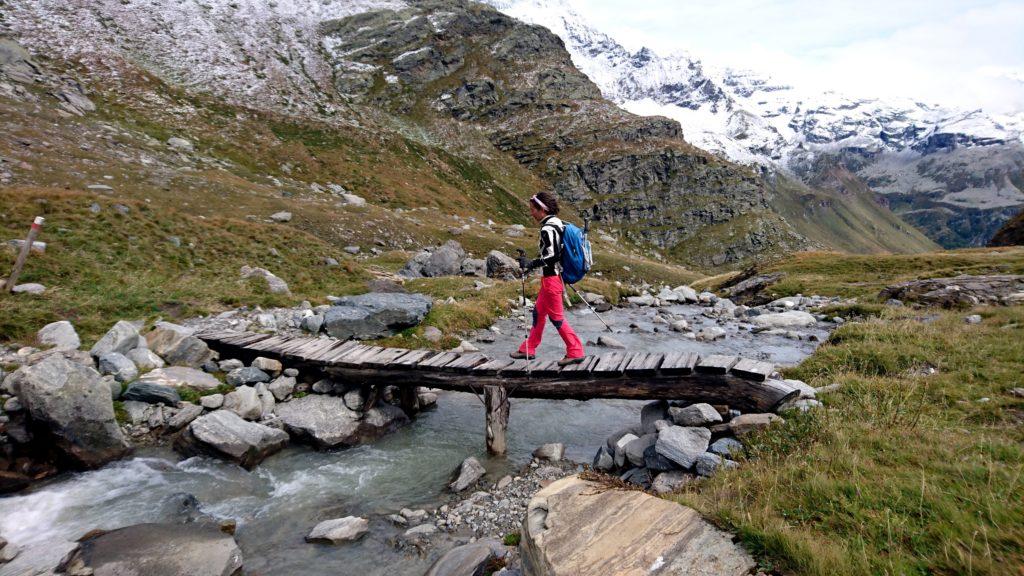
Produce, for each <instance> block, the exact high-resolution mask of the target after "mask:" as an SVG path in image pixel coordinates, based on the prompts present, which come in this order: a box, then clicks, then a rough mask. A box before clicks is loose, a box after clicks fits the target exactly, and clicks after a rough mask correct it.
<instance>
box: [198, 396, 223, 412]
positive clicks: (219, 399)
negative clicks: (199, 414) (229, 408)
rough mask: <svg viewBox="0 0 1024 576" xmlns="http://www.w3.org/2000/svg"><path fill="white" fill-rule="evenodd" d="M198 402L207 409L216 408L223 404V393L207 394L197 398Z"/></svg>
mask: <svg viewBox="0 0 1024 576" xmlns="http://www.w3.org/2000/svg"><path fill="white" fill-rule="evenodd" d="M199 404H200V406H202V407H203V408H206V409H207V410H216V409H217V408H220V407H221V406H223V405H224V395H223V394H209V395H207V396H203V397H202V398H200V399H199Z"/></svg>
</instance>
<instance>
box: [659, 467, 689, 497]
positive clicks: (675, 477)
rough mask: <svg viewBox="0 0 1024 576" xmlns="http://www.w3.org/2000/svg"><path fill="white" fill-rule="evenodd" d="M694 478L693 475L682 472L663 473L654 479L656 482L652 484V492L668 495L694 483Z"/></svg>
mask: <svg viewBox="0 0 1024 576" xmlns="http://www.w3.org/2000/svg"><path fill="white" fill-rule="evenodd" d="M694 478H695V477H694V475H693V474H690V473H689V472H683V471H681V470H672V471H669V472H662V473H660V474H658V475H657V476H655V477H654V481H653V482H651V490H653V491H654V493H655V494H668V493H670V492H675V491H676V490H678V489H680V488H682V487H683V486H686V485H687V484H689V483H690V482H693V480H694Z"/></svg>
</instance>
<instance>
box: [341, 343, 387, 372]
mask: <svg viewBox="0 0 1024 576" xmlns="http://www.w3.org/2000/svg"><path fill="white" fill-rule="evenodd" d="M382 350H384V349H383V348H381V347H380V346H366V349H365V350H361V351H359V353H358V354H353V355H350V356H345V357H344V358H342V359H341V361H340V363H341V365H343V366H358V367H360V368H365V364H364V363H365V362H366V361H367V360H369V359H370V358H373V357H374V356H376V355H377V354H379V353H380V352H381V351H382Z"/></svg>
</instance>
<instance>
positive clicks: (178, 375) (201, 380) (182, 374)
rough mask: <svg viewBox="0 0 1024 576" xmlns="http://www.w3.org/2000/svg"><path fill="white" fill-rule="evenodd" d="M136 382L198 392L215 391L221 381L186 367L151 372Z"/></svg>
mask: <svg viewBox="0 0 1024 576" xmlns="http://www.w3.org/2000/svg"><path fill="white" fill-rule="evenodd" d="M137 382H144V383H147V384H160V385H161V386H169V387H171V388H191V389H193V390H198V391H200V392H209V391H210V390H216V389H217V388H218V387H219V386H220V385H221V381H220V380H217V379H216V378H214V377H213V376H211V375H209V374H207V373H206V372H203V371H202V370H196V369H195V368H188V367H186V366H168V367H166V368H157V369H156V370H151V371H150V372H147V373H146V374H143V375H142V376H140V377H139V379H138V380H137Z"/></svg>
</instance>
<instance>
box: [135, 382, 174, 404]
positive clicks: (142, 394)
mask: <svg viewBox="0 0 1024 576" xmlns="http://www.w3.org/2000/svg"><path fill="white" fill-rule="evenodd" d="M121 398H122V399H123V400H134V401H136V402H145V403H146V404H166V405H167V406H177V405H178V403H179V402H181V396H180V395H178V391H177V390H176V389H174V388H172V387H170V386H164V385H162V384H154V383H152V382H143V381H141V380H136V381H135V382H132V383H131V384H129V385H128V388H127V389H125V391H124V393H123V394H121Z"/></svg>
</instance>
